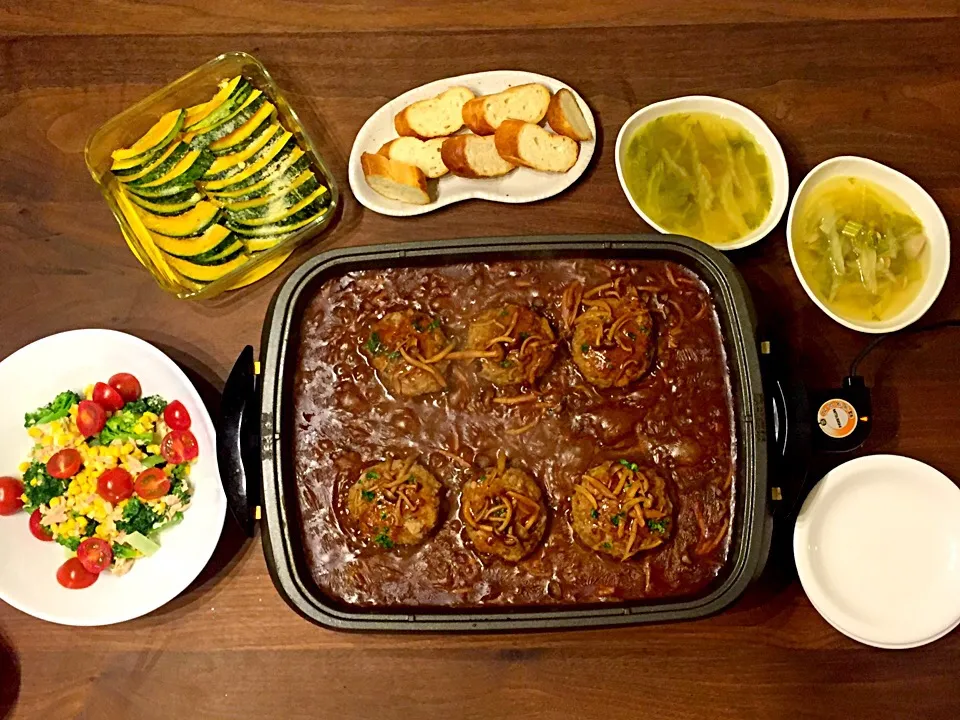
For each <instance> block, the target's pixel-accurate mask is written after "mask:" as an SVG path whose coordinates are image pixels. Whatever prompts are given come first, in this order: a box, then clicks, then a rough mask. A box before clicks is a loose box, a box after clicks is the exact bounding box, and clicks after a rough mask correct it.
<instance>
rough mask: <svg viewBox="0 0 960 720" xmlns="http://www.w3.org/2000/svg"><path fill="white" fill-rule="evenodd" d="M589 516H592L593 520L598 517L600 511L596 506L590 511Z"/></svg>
mask: <svg viewBox="0 0 960 720" xmlns="http://www.w3.org/2000/svg"><path fill="white" fill-rule="evenodd" d="M590 517H592V518H593V519H594V520H596V519H597V518H598V517H600V513H598V512H597V509H596V508H594V509H593V510H591V511H590Z"/></svg>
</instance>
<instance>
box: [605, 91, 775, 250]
mask: <svg viewBox="0 0 960 720" xmlns="http://www.w3.org/2000/svg"><path fill="white" fill-rule="evenodd" d="M689 112H703V113H710V114H712V115H719V116H721V117H725V118H729V119H730V120H733V121H734V122H736V123H738V124H739V125H740V126H741V127H743V128H744V129H745V130H747V132H749V133H750V134H751V135H753V138H754V140H756V141H757V142H758V143H759V144H760V147H762V148H763V152H764V154H765V155H766V156H767V162H769V163H770V177H771V180H772V182H773V197H772V198H771V202H770V211H769V212H768V213H767V217H766V219H765V220H764V221H763V222H762V223H761V224H760V225H759V226H758V227H757V228H756V230H754V231H753V232H751V233H748V234H747V235H744V236H743V237H742V238H740V239H739V240H737V241H735V242H730V243H723V244H722V245H713V247H715V248H716V249H717V250H723V251H727V250H739V249H740V248H745V247H747V246H748V245H753V244H754V243H755V242H759V241H760V240H763V238H765V237H766V236H767V235H769V234H770V232H771V231H772V230H773V229H774V228H775V227H776V226H777V223H778V222H780V218H782V217H783V211H784V210H786V209H787V197H788V196H789V195H790V176H789V174H788V173H787V159H786V158H785V157H784V155H783V148H782V147H780V141H779V140H777V136H776V135H774V134H773V131H772V130H771V129H770V128H769V127H768V126H767V124H766V123H765V122H764V121H763V120H762V119H761V118H760V116H759V115H757V114H756V113H755V112H753V110H751V109H749V108H747V107H744V106H743V105H741V104H740V103H735V102H733V101H732V100H727V99H726V98H720V97H714V96H713V95H688V96H686V97H678V98H672V99H670V100H661V101H660V102H655V103H653V104H651V105H647V106H646V107H644V108H641V109H639V110H637V112H635V113H634V114H633V115H631V116H630V117H629V118H627V121H626V122H625V123H624V124H623V125H622V126H621V127H620V132H619V133H617V144H616V148H615V150H614V158H615V160H616V163H617V177H618V178H619V179H620V188H621V189H622V190H623V194H624V195H626V196H627V200H628V201H629V202H630V207H632V208H633V209H634V212H636V213H637V215H639V216H640V217H642V218H643V219H644V221H645V222H646V223H647V225H649V226H650V227H652V228H653V229H654V230H656V231H657V232H661V233H664V234H666V235H670V234H671V233H670V232H669V231H668V230H666V229H664V228H662V227H660V226H659V225H658V224H657V223H655V222H654V221H653V219H651V218H650V217H649V216H648V215H647V214H646V213H645V212H644V211H643V210H641V209H640V206H639V205H638V204H637V201H636V200H634V199H633V195H631V194H630V189H629V188H628V187H627V181H626V178H624V176H623V157H624V155H625V154H626V152H627V143H628V141H629V140H630V139H631V138H632V137H633V135H634V133H635V131H636V130H638V129H639V128H640V127H642V126H644V125H646V124H647V123H648V122H650V121H652V120H656V119H657V118H658V117H663V116H664V115H673V114H674V113H689Z"/></svg>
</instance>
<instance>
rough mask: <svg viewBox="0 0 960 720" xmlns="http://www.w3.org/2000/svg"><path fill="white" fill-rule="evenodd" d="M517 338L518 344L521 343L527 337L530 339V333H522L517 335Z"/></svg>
mask: <svg viewBox="0 0 960 720" xmlns="http://www.w3.org/2000/svg"><path fill="white" fill-rule="evenodd" d="M517 337H518V338H520V342H523V341H524V340H526V339H527V338H528V337H530V333H526V332H522V333H520V334H519V335H517Z"/></svg>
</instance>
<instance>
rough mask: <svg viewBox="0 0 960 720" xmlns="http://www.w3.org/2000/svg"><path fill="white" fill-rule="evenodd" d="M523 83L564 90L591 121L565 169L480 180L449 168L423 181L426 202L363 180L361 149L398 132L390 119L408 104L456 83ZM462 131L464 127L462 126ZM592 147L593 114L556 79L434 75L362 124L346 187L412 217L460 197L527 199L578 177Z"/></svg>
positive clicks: (518, 74) (483, 88) (482, 89)
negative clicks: (388, 193)
mask: <svg viewBox="0 0 960 720" xmlns="http://www.w3.org/2000/svg"><path fill="white" fill-rule="evenodd" d="M525 83H540V84H542V85H546V87H547V88H548V89H549V90H550V92H552V93H555V92H557V91H558V90H560V89H566V90H569V91H570V92H571V93H572V94H573V97H574V99H575V100H576V101H577V104H578V105H579V106H580V110H581V112H583V117H584V119H585V120H586V121H587V125H589V126H590V132H591V133H592V134H593V139H591V140H585V141H583V142H581V143H580V154H579V155H578V156H577V162H576V163H575V164H574V166H573V167H572V168H570V170H568V171H567V172H565V173H552V172H538V171H537V170H531V169H530V168H524V167H518V168H517V169H516V170H513V171H511V172H509V173H507V174H506V175H503V176H502V177H497V178H479V179H472V178H463V177H456V176H455V175H453V174H452V173H451V174H447V175H445V176H443V177H442V178H439V179H437V180H428V181H427V188H428V191H429V193H430V196H431V198H433V201H432V202H431V203H429V204H428V205H411V204H410V203H402V202H400V201H398V200H391V199H390V198H387V197H384V196H383V195H380V194H379V193H377V192H375V191H374V190H373V188H371V187H370V186H369V185H368V184H367V181H366V179H365V178H364V176H363V168H362V166H361V165H360V156H361V155H363V153H365V152H369V153H375V152H377V151H378V150H379V149H380V148H381V147H382V146H383V144H384V143H386V142H387V141H388V140H393V139H395V138H396V137H397V130H396V128H395V127H394V125H393V118H394V116H395V115H396V114H397V113H398V112H400V111H401V110H402V109H403V108H405V107H406V106H407V105H409V104H410V103H414V102H417V101H418V100H424V99H426V98H431V97H433V96H434V95H439V94H440V93H442V92H443V91H444V90H447V89H448V88H451V87H454V86H456V85H463V86H464V87H468V88H470V89H471V90H472V91H473V92H474V93H476V94H477V95H478V96H479V95H490V94H493V93H498V92H502V91H504V90H506V89H507V88H509V87H514V86H515V85H523V84H525ZM461 132H466V130H463V131H461ZM458 134H459V133H458ZM596 147H597V126H596V123H595V122H594V119H593V113H592V112H590V108H589V107H588V106H587V103H585V102H584V101H583V98H582V97H580V95H578V94H577V91H576V90H574V89H573V88H572V87H570V86H569V85H567V84H566V83H563V82H560V81H559V80H557V79H556V78H552V77H547V76H546V75H538V74H537V73H532V72H525V71H523V70H488V71H486V72H477V73H471V74H469V75H459V76H457V77H451V78H446V79H444V80H435V81H434V82H431V83H427V84H426V85H421V86H420V87H417V88H414V89H413V90H408V91H407V92H405V93H403V94H402V95H399V96H397V97H395V98H394V99H393V100H391V101H390V102H388V103H387V104H386V105H384V106H383V107H381V108H380V109H379V110H377V111H376V112H375V113H374V114H373V115H371V116H370V118H369V119H368V120H367V121H366V122H365V123H364V124H363V127H362V128H360V132H358V133H357V137H356V139H355V140H354V141H353V148H352V149H351V150H350V160H349V162H348V164H347V168H348V169H347V176H348V178H349V180H350V189H351V190H352V191H353V194H354V196H355V197H356V198H357V200H359V201H360V204H361V205H363V206H365V207H367V208H369V209H370V210H373V211H374V212H378V213H380V214H381V215H392V216H393V217H411V216H414V215H423V214H424V213H428V212H433V211H434V210H439V209H440V208H442V207H446V206H447V205H451V204H453V203H458V202H462V201H464V200H491V201H493V202H501V203H529V202H537V201H539V200H545V199H546V198H549V197H553V196H554V195H557V194H558V193H561V192H563V191H564V190H566V189H567V188H568V187H570V186H571V185H573V184H574V183H575V182H576V181H577V180H579V179H580V177H581V176H582V175H583V173H584V172H585V171H586V169H587V166H588V165H589V164H590V159H591V158H592V157H593V153H594V150H595V149H596Z"/></svg>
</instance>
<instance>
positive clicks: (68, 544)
mask: <svg viewBox="0 0 960 720" xmlns="http://www.w3.org/2000/svg"><path fill="white" fill-rule="evenodd" d="M57 542H58V543H59V544H60V545H63V546H64V547H65V548H67V549H68V550H73V551H74V552H76V551H77V548H78V547H80V538H78V537H58V538H57Z"/></svg>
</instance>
